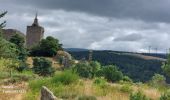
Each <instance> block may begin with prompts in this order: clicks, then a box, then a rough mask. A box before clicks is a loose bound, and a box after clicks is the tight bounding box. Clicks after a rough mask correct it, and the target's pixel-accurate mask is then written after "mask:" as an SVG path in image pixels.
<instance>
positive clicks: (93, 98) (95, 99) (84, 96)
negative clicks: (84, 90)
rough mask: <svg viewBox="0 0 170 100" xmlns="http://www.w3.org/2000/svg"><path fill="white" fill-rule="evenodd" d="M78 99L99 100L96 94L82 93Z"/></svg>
mask: <svg viewBox="0 0 170 100" xmlns="http://www.w3.org/2000/svg"><path fill="white" fill-rule="evenodd" d="M78 100H97V98H96V97H95V96H87V95H82V96H80V97H79V98H78Z"/></svg>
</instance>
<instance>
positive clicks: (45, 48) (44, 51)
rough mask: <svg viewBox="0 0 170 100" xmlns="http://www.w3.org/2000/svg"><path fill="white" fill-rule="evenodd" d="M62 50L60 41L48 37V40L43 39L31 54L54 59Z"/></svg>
mask: <svg viewBox="0 0 170 100" xmlns="http://www.w3.org/2000/svg"><path fill="white" fill-rule="evenodd" d="M60 49H62V44H59V40H58V39H55V38H53V37H51V36H48V37H47V38H46V39H42V40H41V41H40V43H39V44H38V45H37V46H35V47H33V48H32V49H31V52H30V54H31V55H32V56H46V57H52V56H55V55H56V53H57V51H58V50H60Z"/></svg>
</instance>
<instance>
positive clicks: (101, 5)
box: [4, 0, 170, 22]
mask: <svg viewBox="0 0 170 100" xmlns="http://www.w3.org/2000/svg"><path fill="white" fill-rule="evenodd" d="M4 1H5V2H4V3H9V2H10V3H11V0H4ZM12 4H13V5H17V6H23V5H24V6H25V7H32V8H34V9H35V10H40V9H49V10H56V9H63V10H67V11H77V12H86V13H89V14H94V15H98V16H106V17H115V18H132V19H139V20H144V21H151V22H170V13H169V9H170V6H169V5H170V1H169V0H13V1H12V3H11V5H12Z"/></svg>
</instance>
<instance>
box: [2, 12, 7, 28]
mask: <svg viewBox="0 0 170 100" xmlns="http://www.w3.org/2000/svg"><path fill="white" fill-rule="evenodd" d="M6 14H7V11H5V12H2V13H1V14H0V18H2V17H4V16H5V15H6ZM5 24H6V21H3V22H1V23H0V29H2V28H4V27H5Z"/></svg>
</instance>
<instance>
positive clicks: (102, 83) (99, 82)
mask: <svg viewBox="0 0 170 100" xmlns="http://www.w3.org/2000/svg"><path fill="white" fill-rule="evenodd" d="M106 83H107V81H106V80H105V79H103V78H96V79H95V80H94V84H95V85H99V86H106Z"/></svg>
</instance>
